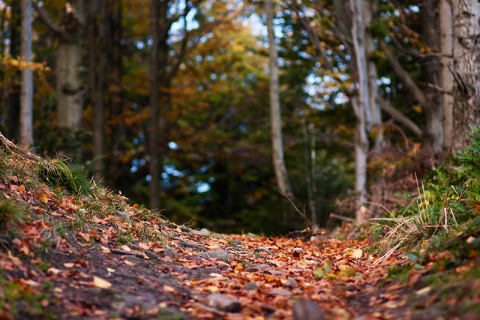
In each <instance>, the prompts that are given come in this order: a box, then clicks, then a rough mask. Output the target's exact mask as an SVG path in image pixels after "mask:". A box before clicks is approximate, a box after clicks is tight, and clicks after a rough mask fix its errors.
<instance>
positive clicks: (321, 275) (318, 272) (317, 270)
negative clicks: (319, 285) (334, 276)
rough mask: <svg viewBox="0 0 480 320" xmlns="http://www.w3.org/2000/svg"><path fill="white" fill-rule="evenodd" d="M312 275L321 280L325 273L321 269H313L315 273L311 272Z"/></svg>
mask: <svg viewBox="0 0 480 320" xmlns="http://www.w3.org/2000/svg"><path fill="white" fill-rule="evenodd" d="M313 274H314V275H315V277H316V278H323V277H325V274H326V273H325V271H324V270H323V268H322V267H318V268H316V269H315V271H314V272H313Z"/></svg>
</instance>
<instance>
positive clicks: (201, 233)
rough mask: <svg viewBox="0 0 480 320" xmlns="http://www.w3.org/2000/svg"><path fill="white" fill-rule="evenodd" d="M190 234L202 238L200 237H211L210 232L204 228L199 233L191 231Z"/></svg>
mask: <svg viewBox="0 0 480 320" xmlns="http://www.w3.org/2000/svg"><path fill="white" fill-rule="evenodd" d="M190 232H191V233H193V234H194V235H197V236H202V237H208V236H210V235H211V232H210V231H208V230H207V229H205V228H203V229H201V230H200V231H197V230H193V229H191V230H190Z"/></svg>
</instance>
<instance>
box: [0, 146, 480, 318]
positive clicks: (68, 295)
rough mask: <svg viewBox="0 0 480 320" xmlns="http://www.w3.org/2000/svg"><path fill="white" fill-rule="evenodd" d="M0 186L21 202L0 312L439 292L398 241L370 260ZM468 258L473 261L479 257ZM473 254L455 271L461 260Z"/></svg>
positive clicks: (385, 310) (10, 236) (220, 311)
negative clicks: (399, 271) (399, 277)
mask: <svg viewBox="0 0 480 320" xmlns="http://www.w3.org/2000/svg"><path fill="white" fill-rule="evenodd" d="M21 158H22V159H19V158H17V159H16V160H17V161H24V162H30V164H31V165H32V166H34V165H35V162H38V161H42V160H40V159H39V158H37V157H35V156H33V155H32V156H30V155H28V156H25V157H21ZM23 178H25V177H23ZM30 178H31V179H33V180H34V179H35V177H34V176H32V177H30ZM0 196H1V197H3V198H5V199H8V201H15V202H16V203H20V204H21V205H22V206H24V207H25V208H26V210H27V211H28V217H27V218H25V219H24V220H23V221H22V222H21V223H20V224H16V226H17V227H16V230H10V231H5V230H4V231H2V234H1V240H2V241H1V243H0V245H1V247H0V267H1V269H0V319H75V318H77V319H217V318H224V319H256V320H260V319H292V318H295V319H297V320H299V319H409V318H419V317H420V318H421V315H425V314H427V315H436V313H435V312H433V313H420V316H419V313H418V312H417V311H416V310H412V308H411V306H410V305H409V301H410V300H409V299H411V297H412V296H413V297H414V298H416V299H419V300H421V301H422V303H423V306H424V307H425V308H428V306H430V305H434V304H435V301H437V300H438V299H439V293H438V292H437V291H436V290H434V289H432V287H431V286H429V285H426V284H423V283H421V282H422V281H421V280H422V277H424V276H425V275H426V274H428V272H429V271H431V269H432V268H433V267H432V266H431V265H430V266H429V267H426V268H423V269H421V268H419V269H415V268H414V265H413V263H412V262H411V261H410V260H409V258H408V257H407V255H405V253H402V252H399V251H394V252H391V254H390V255H389V257H388V259H383V260H379V258H380V256H379V255H377V254H375V253H369V247H370V246H371V245H372V243H370V241H369V240H368V238H367V239H365V240H344V241H342V240H336V239H321V240H318V239H316V240H311V241H304V240H302V239H294V238H285V237H264V236H255V235H251V234H248V235H246V234H244V235H224V234H217V233H212V232H210V231H208V230H206V229H203V230H200V231H197V230H192V229H190V228H188V227H185V226H178V225H175V224H173V223H170V222H168V221H167V220H165V219H163V218H162V217H161V216H160V215H159V214H158V213H154V212H151V211H148V210H146V209H144V208H141V207H140V206H138V205H133V206H131V205H128V204H127V202H126V198H125V197H123V196H122V195H121V194H112V193H110V192H108V191H105V190H104V189H101V188H92V192H91V193H89V194H87V195H85V194H84V195H71V194H70V193H68V192H63V191H62V190H59V189H58V188H57V189H55V188H52V187H49V186H47V185H46V184H42V183H41V181H39V182H38V183H37V184H34V183H29V184H26V183H25V184H23V183H22V180H21V179H19V178H18V177H16V176H6V177H4V178H2V181H0ZM6 226H8V225H5V226H4V227H6ZM466 241H467V242H469V241H470V242H474V241H475V239H471V238H468V239H467V240H466ZM445 256H448V254H447V253H445ZM472 257H473V258H475V259H477V260H475V261H476V262H475V263H477V262H478V255H476V254H475V253H472ZM435 259H437V260H438V259H442V257H441V256H439V255H437V256H432V257H431V260H432V261H433V260H435ZM473 261H474V260H471V261H470V262H467V263H465V264H463V265H461V266H459V267H458V268H457V269H456V270H457V272H458V273H462V272H468V271H469V270H471V269H472V268H473V267H474V265H475V263H474V262H473ZM409 265H412V268H410V269H408V272H409V282H408V283H401V282H398V281H392V280H391V279H390V278H389V277H388V274H389V269H391V267H392V266H409ZM475 285H477V286H478V283H477V282H475ZM419 286H420V287H419ZM479 287H480V286H479ZM476 301H477V302H480V299H479V298H477V300H476ZM457 302H458V300H455V298H450V300H449V301H448V303H450V304H452V305H453V304H455V303H457ZM417 307H418V304H417ZM429 312H430V311H429ZM440 315H442V314H440ZM472 319H473V318H472Z"/></svg>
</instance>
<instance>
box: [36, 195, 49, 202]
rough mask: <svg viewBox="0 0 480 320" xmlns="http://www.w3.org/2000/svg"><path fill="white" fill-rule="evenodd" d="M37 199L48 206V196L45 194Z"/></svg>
mask: <svg viewBox="0 0 480 320" xmlns="http://www.w3.org/2000/svg"><path fill="white" fill-rule="evenodd" d="M37 199H38V200H40V202H41V203H44V204H46V203H47V202H48V195H47V194H45V193H40V194H39V195H38V196H37Z"/></svg>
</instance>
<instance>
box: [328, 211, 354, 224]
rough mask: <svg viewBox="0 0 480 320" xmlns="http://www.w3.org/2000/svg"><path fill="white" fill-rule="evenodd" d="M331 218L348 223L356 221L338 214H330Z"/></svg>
mask: <svg viewBox="0 0 480 320" xmlns="http://www.w3.org/2000/svg"><path fill="white" fill-rule="evenodd" d="M330 218H335V219H338V220H342V221H347V222H355V219H353V218H349V217H344V216H341V215H338V214H335V213H330Z"/></svg>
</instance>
